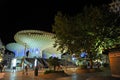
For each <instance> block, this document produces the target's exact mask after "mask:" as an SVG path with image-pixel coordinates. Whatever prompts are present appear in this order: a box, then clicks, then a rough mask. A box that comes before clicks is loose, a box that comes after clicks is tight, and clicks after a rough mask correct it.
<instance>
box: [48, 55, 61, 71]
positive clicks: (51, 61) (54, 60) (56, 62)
mask: <svg viewBox="0 0 120 80" xmlns="http://www.w3.org/2000/svg"><path fill="white" fill-rule="evenodd" d="M48 63H49V64H50V65H51V66H53V67H54V71H56V66H60V62H59V59H58V58H57V57H52V56H51V57H50V58H49V59H48Z"/></svg>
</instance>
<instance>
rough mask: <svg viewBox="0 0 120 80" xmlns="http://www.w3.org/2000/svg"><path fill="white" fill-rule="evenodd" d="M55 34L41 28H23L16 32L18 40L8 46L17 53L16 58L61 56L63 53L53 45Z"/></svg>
mask: <svg viewBox="0 0 120 80" xmlns="http://www.w3.org/2000/svg"><path fill="white" fill-rule="evenodd" d="M53 37H54V34H52V33H48V32H44V31H39V30H22V31H19V32H17V33H16V34H15V36H14V39H15V41H16V42H14V43H9V44H7V45H6V48H7V49H8V50H10V51H12V52H14V53H15V57H16V58H22V57H23V56H26V53H27V52H29V53H28V54H27V55H28V57H29V58H34V57H41V58H45V59H48V58H49V57H50V56H54V57H58V58H61V53H60V52H59V51H57V49H56V48H54V47H53V44H54V41H55V40H54V39H53Z"/></svg>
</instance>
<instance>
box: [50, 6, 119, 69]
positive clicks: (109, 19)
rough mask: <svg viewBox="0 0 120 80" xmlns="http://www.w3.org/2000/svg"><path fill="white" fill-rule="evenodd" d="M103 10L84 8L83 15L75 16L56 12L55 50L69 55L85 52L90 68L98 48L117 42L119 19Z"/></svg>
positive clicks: (54, 29) (54, 28) (54, 26)
mask: <svg viewBox="0 0 120 80" xmlns="http://www.w3.org/2000/svg"><path fill="white" fill-rule="evenodd" d="M105 9H106V10H103V8H98V7H93V6H89V7H84V9H83V12H81V13H79V14H77V15H75V16H67V15H63V14H62V13H60V12H58V14H57V15H56V16H55V23H54V25H53V26H52V27H53V32H55V34H56V35H55V38H56V41H55V44H54V47H56V46H57V47H58V50H61V51H64V50H67V51H68V52H69V53H71V54H72V53H76V52H79V51H83V50H84V51H86V52H87V53H88V58H89V60H90V63H91V68H92V65H93V59H94V56H96V55H95V54H96V53H98V51H99V49H105V48H109V47H111V46H114V45H115V44H116V43H118V42H119V35H120V33H119V31H120V28H119V27H118V26H120V25H119V23H118V21H119V17H118V15H117V14H114V13H111V12H109V11H108V9H107V8H105ZM115 34H116V35H115ZM114 35H115V36H114Z"/></svg>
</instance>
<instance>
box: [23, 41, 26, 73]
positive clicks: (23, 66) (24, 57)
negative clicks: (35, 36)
mask: <svg viewBox="0 0 120 80" xmlns="http://www.w3.org/2000/svg"><path fill="white" fill-rule="evenodd" d="M24 45H25V48H24V56H23V74H24V67H25V66H24V64H25V56H26V43H25V44H24Z"/></svg>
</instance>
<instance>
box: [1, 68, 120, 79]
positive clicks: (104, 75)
mask: <svg viewBox="0 0 120 80" xmlns="http://www.w3.org/2000/svg"><path fill="white" fill-rule="evenodd" d="M66 72H67V73H68V74H69V75H70V76H68V77H61V78H50V79H48V78H46V79H45V78H41V77H39V76H37V77H36V76H34V71H33V70H30V71H29V73H28V75H24V74H22V71H16V72H12V71H11V70H7V71H6V72H4V73H5V76H4V79H1V80H120V78H114V77H112V76H111V73H110V71H109V70H108V71H105V72H97V73H82V74H78V73H75V72H74V71H69V70H67V71H66ZM39 74H42V71H41V72H40V73H39Z"/></svg>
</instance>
